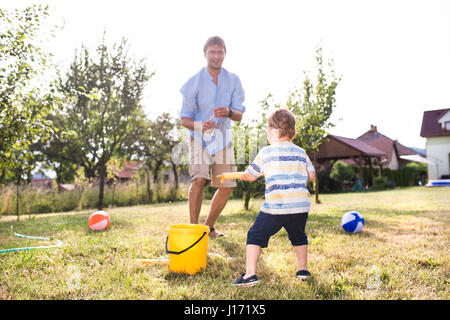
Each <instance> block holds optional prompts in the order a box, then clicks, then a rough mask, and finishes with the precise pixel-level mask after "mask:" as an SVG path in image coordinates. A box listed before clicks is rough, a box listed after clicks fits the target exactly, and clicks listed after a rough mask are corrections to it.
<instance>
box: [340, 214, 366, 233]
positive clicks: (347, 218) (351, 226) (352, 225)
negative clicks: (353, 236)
mask: <svg viewBox="0 0 450 320" xmlns="http://www.w3.org/2000/svg"><path fill="white" fill-rule="evenodd" d="M341 226H342V228H343V229H344V230H345V231H347V232H350V233H356V232H360V231H361V230H362V229H363V227H364V218H363V216H362V215H360V214H359V213H358V212H356V211H349V212H347V213H345V214H344V215H343V216H342V220H341Z"/></svg>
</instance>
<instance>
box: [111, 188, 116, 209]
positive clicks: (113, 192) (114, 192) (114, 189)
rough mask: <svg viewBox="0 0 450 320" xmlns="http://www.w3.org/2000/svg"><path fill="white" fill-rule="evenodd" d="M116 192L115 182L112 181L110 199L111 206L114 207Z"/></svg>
mask: <svg viewBox="0 0 450 320" xmlns="http://www.w3.org/2000/svg"><path fill="white" fill-rule="evenodd" d="M115 194H116V182H113V190H112V199H111V207H114V196H115Z"/></svg>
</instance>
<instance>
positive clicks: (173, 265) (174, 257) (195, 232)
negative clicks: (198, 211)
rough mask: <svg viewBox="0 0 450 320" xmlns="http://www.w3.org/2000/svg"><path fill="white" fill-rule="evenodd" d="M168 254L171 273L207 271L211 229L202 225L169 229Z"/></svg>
mask: <svg viewBox="0 0 450 320" xmlns="http://www.w3.org/2000/svg"><path fill="white" fill-rule="evenodd" d="M167 232H168V236H167V239H166V253H168V254H169V271H172V272H176V273H188V274H195V273H197V272H199V271H201V270H204V269H206V255H207V251H208V233H209V227H208V226H205V225H202V224H174V225H171V226H169V227H168V228H167Z"/></svg>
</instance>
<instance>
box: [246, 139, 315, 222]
mask: <svg viewBox="0 0 450 320" xmlns="http://www.w3.org/2000/svg"><path fill="white" fill-rule="evenodd" d="M246 172H248V173H250V174H251V175H252V176H254V177H255V178H259V177H260V176H261V175H262V174H264V178H265V180H266V192H265V198H266V201H265V202H264V203H263V204H262V205H261V211H262V212H264V213H268V214H294V213H305V212H308V211H309V208H310V206H311V202H310V200H309V192H308V189H307V187H306V184H307V182H308V173H312V172H314V167H313V165H312V163H311V160H309V157H308V155H307V154H306V152H305V150H303V149H302V148H300V147H298V146H296V145H295V144H293V143H292V142H290V141H286V142H281V143H277V144H272V145H269V146H267V147H264V148H262V149H261V150H260V151H259V153H258V154H257V155H256V157H255V160H254V161H253V162H252V163H251V164H250V166H249V167H248V168H247V170H246Z"/></svg>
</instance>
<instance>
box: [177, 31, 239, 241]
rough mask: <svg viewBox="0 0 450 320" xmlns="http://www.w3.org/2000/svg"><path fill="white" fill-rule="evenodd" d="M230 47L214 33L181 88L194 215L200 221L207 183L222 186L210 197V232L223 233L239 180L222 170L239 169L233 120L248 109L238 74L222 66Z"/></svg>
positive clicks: (218, 234) (190, 213)
mask: <svg viewBox="0 0 450 320" xmlns="http://www.w3.org/2000/svg"><path fill="white" fill-rule="evenodd" d="M226 52H227V49H226V46H225V42H224V41H223V40H222V39H221V38H220V37H217V36H215V37H211V38H209V39H208V40H207V41H206V43H205V45H204V48H203V53H204V55H205V58H206V63H207V64H206V67H204V68H202V69H201V70H200V71H199V72H198V73H197V74H196V75H194V76H193V77H192V78H190V79H189V80H188V81H187V82H186V83H185V84H184V85H183V87H182V88H181V90H180V92H181V93H182V95H183V105H182V108H181V112H180V118H181V124H182V125H183V126H184V127H185V128H187V129H189V133H190V141H189V154H190V156H189V158H190V166H189V174H190V176H191V185H190V187H189V216H190V223H198V220H199V215H200V209H201V206H202V200H203V188H204V187H205V186H206V185H207V184H211V186H213V187H216V188H218V189H217V191H216V193H215V194H214V197H213V198H212V201H211V206H210V209H209V212H208V216H207V217H206V220H205V225H208V226H209V228H210V233H209V235H210V236H213V237H217V236H223V235H224V234H223V233H221V232H219V231H217V230H216V229H215V227H214V224H215V222H216V220H217V218H218V217H219V215H220V213H221V212H222V210H223V208H224V207H225V205H226V204H227V202H228V199H229V197H230V195H231V193H232V191H233V188H234V187H235V186H236V182H235V181H227V182H226V183H224V184H221V183H220V179H218V178H216V176H217V175H220V174H222V173H223V172H233V171H236V170H237V168H236V162H235V158H234V145H233V139H232V134H231V120H233V121H241V120H242V115H243V113H244V112H245V107H244V105H243V102H244V90H243V88H242V85H241V81H240V80H239V77H238V76H237V75H235V74H233V73H231V72H229V71H227V70H226V69H225V68H223V67H222V63H223V61H224V59H225V55H226Z"/></svg>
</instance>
